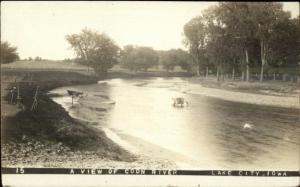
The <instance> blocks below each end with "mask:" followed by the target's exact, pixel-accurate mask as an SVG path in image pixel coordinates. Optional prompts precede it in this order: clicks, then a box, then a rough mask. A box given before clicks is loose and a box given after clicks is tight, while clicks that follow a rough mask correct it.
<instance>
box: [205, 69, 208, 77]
mask: <svg viewBox="0 0 300 187" xmlns="http://www.w3.org/2000/svg"><path fill="white" fill-rule="evenodd" d="M205 77H206V78H208V67H206V75H205Z"/></svg>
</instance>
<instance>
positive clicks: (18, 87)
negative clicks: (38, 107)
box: [17, 84, 21, 108]
mask: <svg viewBox="0 0 300 187" xmlns="http://www.w3.org/2000/svg"><path fill="white" fill-rule="evenodd" d="M20 101H21V96H20V85H19V84H18V86H17V105H18V107H19V108H20V107H21V105H20Z"/></svg>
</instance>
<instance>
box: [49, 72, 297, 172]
mask: <svg viewBox="0 0 300 187" xmlns="http://www.w3.org/2000/svg"><path fill="white" fill-rule="evenodd" d="M195 86H196V87H198V90H201V86H200V85H196V84H192V83H190V82H189V81H188V79H183V78H151V79H112V80H107V81H101V82H99V83H98V84H92V85H83V86H82V85H80V86H72V87H63V88H59V89H56V90H53V92H55V93H59V94H62V95H64V97H57V98H54V100H55V101H56V102H58V103H60V104H62V105H63V106H64V107H65V108H67V109H68V110H69V111H70V113H71V115H73V116H74V117H77V118H81V119H85V120H89V121H92V122H94V123H95V124H96V126H101V128H105V129H107V130H109V131H107V132H110V134H111V133H112V132H113V133H115V135H110V136H111V137H114V139H115V140H116V141H118V142H120V143H122V145H125V147H126V145H127V148H128V149H130V142H125V141H126V140H121V138H120V137H119V136H118V134H127V135H130V136H133V137H137V138H138V139H142V140H144V141H147V142H149V143H152V144H156V145H158V146H160V147H162V148H166V149H169V150H171V151H173V152H176V153H179V154H182V155H184V156H185V157H186V159H187V160H195V161H197V164H196V162H195V167H198V168H203V167H204V166H207V165H208V166H209V167H212V169H217V168H222V169H256V170H258V169H261V170H271V169H277V170H299V146H300V141H299V135H300V131H299V110H297V109H287V108H279V107H270V106H259V105H252V104H245V103H237V102H230V101H224V100H221V99H216V98H211V97H206V96H203V95H200V94H195V92H189V91H190V89H191V88H193V87H195ZM67 89H72V90H78V91H83V92H84V94H85V95H84V96H83V97H82V98H78V99H76V100H74V107H71V98H70V97H69V96H67V95H66V90H67ZM191 93H193V94H191ZM177 96H182V97H184V98H185V99H186V100H187V101H188V102H189V105H188V106H185V107H183V108H180V107H173V105H172V97H177ZM113 102H115V104H114V103H113ZM138 139H137V140H138ZM140 149H141V150H139V151H140V152H142V151H143V150H142V149H143V148H140ZM145 149H147V147H145ZM135 151H136V150H135ZM168 159H170V160H172V157H170V158H168Z"/></svg>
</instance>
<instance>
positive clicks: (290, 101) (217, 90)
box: [182, 78, 300, 109]
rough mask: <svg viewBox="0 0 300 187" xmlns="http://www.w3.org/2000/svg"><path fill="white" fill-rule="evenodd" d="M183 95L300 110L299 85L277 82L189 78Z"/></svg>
mask: <svg viewBox="0 0 300 187" xmlns="http://www.w3.org/2000/svg"><path fill="white" fill-rule="evenodd" d="M189 82H190V83H192V84H189V86H188V87H187V88H186V89H184V90H182V92H183V93H191V94H200V95H205V96H208V97H214V98H218V99H223V100H227V101H234V102H241V103H249V104H257V105H266V106H274V107H285V108H296V109H299V108H300V84H299V83H288V82H279V81H277V82H276V81H275V82H274V81H267V82H263V83H260V82H241V81H227V82H223V83H222V82H217V81H216V80H212V79H208V80H207V79H204V78H191V79H189Z"/></svg>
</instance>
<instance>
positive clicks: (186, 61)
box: [160, 49, 191, 71]
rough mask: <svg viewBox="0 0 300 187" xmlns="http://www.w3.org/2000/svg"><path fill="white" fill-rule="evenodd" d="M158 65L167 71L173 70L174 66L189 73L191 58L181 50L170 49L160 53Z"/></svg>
mask: <svg viewBox="0 0 300 187" xmlns="http://www.w3.org/2000/svg"><path fill="white" fill-rule="evenodd" d="M160 64H161V65H162V66H163V68H164V69H166V70H168V71H170V70H174V68H175V66H180V67H181V68H182V69H184V70H186V71H190V69H191V57H190V55H189V54H188V53H187V52H186V51H183V50H182V49H171V50H168V51H163V52H162V53H161V55H160Z"/></svg>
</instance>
